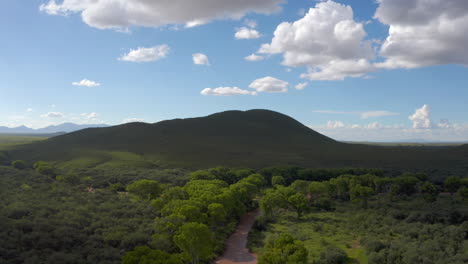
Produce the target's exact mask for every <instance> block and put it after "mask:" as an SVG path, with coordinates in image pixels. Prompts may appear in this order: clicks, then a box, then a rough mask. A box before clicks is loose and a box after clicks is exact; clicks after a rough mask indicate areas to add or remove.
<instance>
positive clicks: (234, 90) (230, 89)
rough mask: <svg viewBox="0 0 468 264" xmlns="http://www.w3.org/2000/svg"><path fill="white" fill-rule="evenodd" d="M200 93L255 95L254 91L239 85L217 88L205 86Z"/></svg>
mask: <svg viewBox="0 0 468 264" xmlns="http://www.w3.org/2000/svg"><path fill="white" fill-rule="evenodd" d="M201 94H202V95H220V96H232V95H257V93H256V92H251V91H247V90H244V89H241V88H239V87H218V88H214V89H212V88H205V89H203V91H201Z"/></svg>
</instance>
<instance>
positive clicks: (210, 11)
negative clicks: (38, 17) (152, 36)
mask: <svg viewBox="0 0 468 264" xmlns="http://www.w3.org/2000/svg"><path fill="white" fill-rule="evenodd" d="M283 2H285V0H236V1H233V0H216V1H213V0H171V1H148V0H132V1H122V0H63V1H62V2H58V3H57V1H56V0H50V1H49V2H48V3H45V4H42V5H41V6H40V8H39V9H40V10H41V11H42V12H45V13H47V14H50V15H68V14H70V13H79V14H81V17H82V19H83V21H84V22H85V23H86V24H88V25H89V26H92V27H95V28H99V29H122V28H128V27H131V26H144V27H159V26H164V25H173V24H181V25H182V24H184V25H187V26H188V25H195V24H197V21H198V24H199V23H200V21H203V24H205V23H208V22H209V21H212V20H214V19H226V18H228V19H240V18H242V17H243V16H245V15H246V14H247V13H250V12H254V13H260V14H271V13H274V12H277V11H279V10H280V4H282V3H283ZM182 7H183V8H182ZM194 21H195V22H194ZM191 23H192V24H191Z"/></svg>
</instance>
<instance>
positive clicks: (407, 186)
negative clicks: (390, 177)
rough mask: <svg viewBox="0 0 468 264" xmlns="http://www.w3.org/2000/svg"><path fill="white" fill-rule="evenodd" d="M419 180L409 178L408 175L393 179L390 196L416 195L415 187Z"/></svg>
mask: <svg viewBox="0 0 468 264" xmlns="http://www.w3.org/2000/svg"><path fill="white" fill-rule="evenodd" d="M419 182H420V181H419V179H418V178H416V177H415V176H410V175H409V174H403V176H399V177H397V178H395V180H394V184H393V185H392V190H391V192H392V194H393V195H397V194H404V195H408V196H409V195H412V194H414V193H416V185H417V184H418V183H419Z"/></svg>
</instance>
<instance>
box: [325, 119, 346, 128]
mask: <svg viewBox="0 0 468 264" xmlns="http://www.w3.org/2000/svg"><path fill="white" fill-rule="evenodd" d="M326 127H327V128H328V129H337V128H343V127H345V124H344V123H343V122H341V121H328V122H327V126H326Z"/></svg>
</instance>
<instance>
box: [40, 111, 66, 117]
mask: <svg viewBox="0 0 468 264" xmlns="http://www.w3.org/2000/svg"><path fill="white" fill-rule="evenodd" d="M41 117H43V118H63V117H65V114H64V113H60V112H48V113H46V114H43V115H41Z"/></svg>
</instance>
